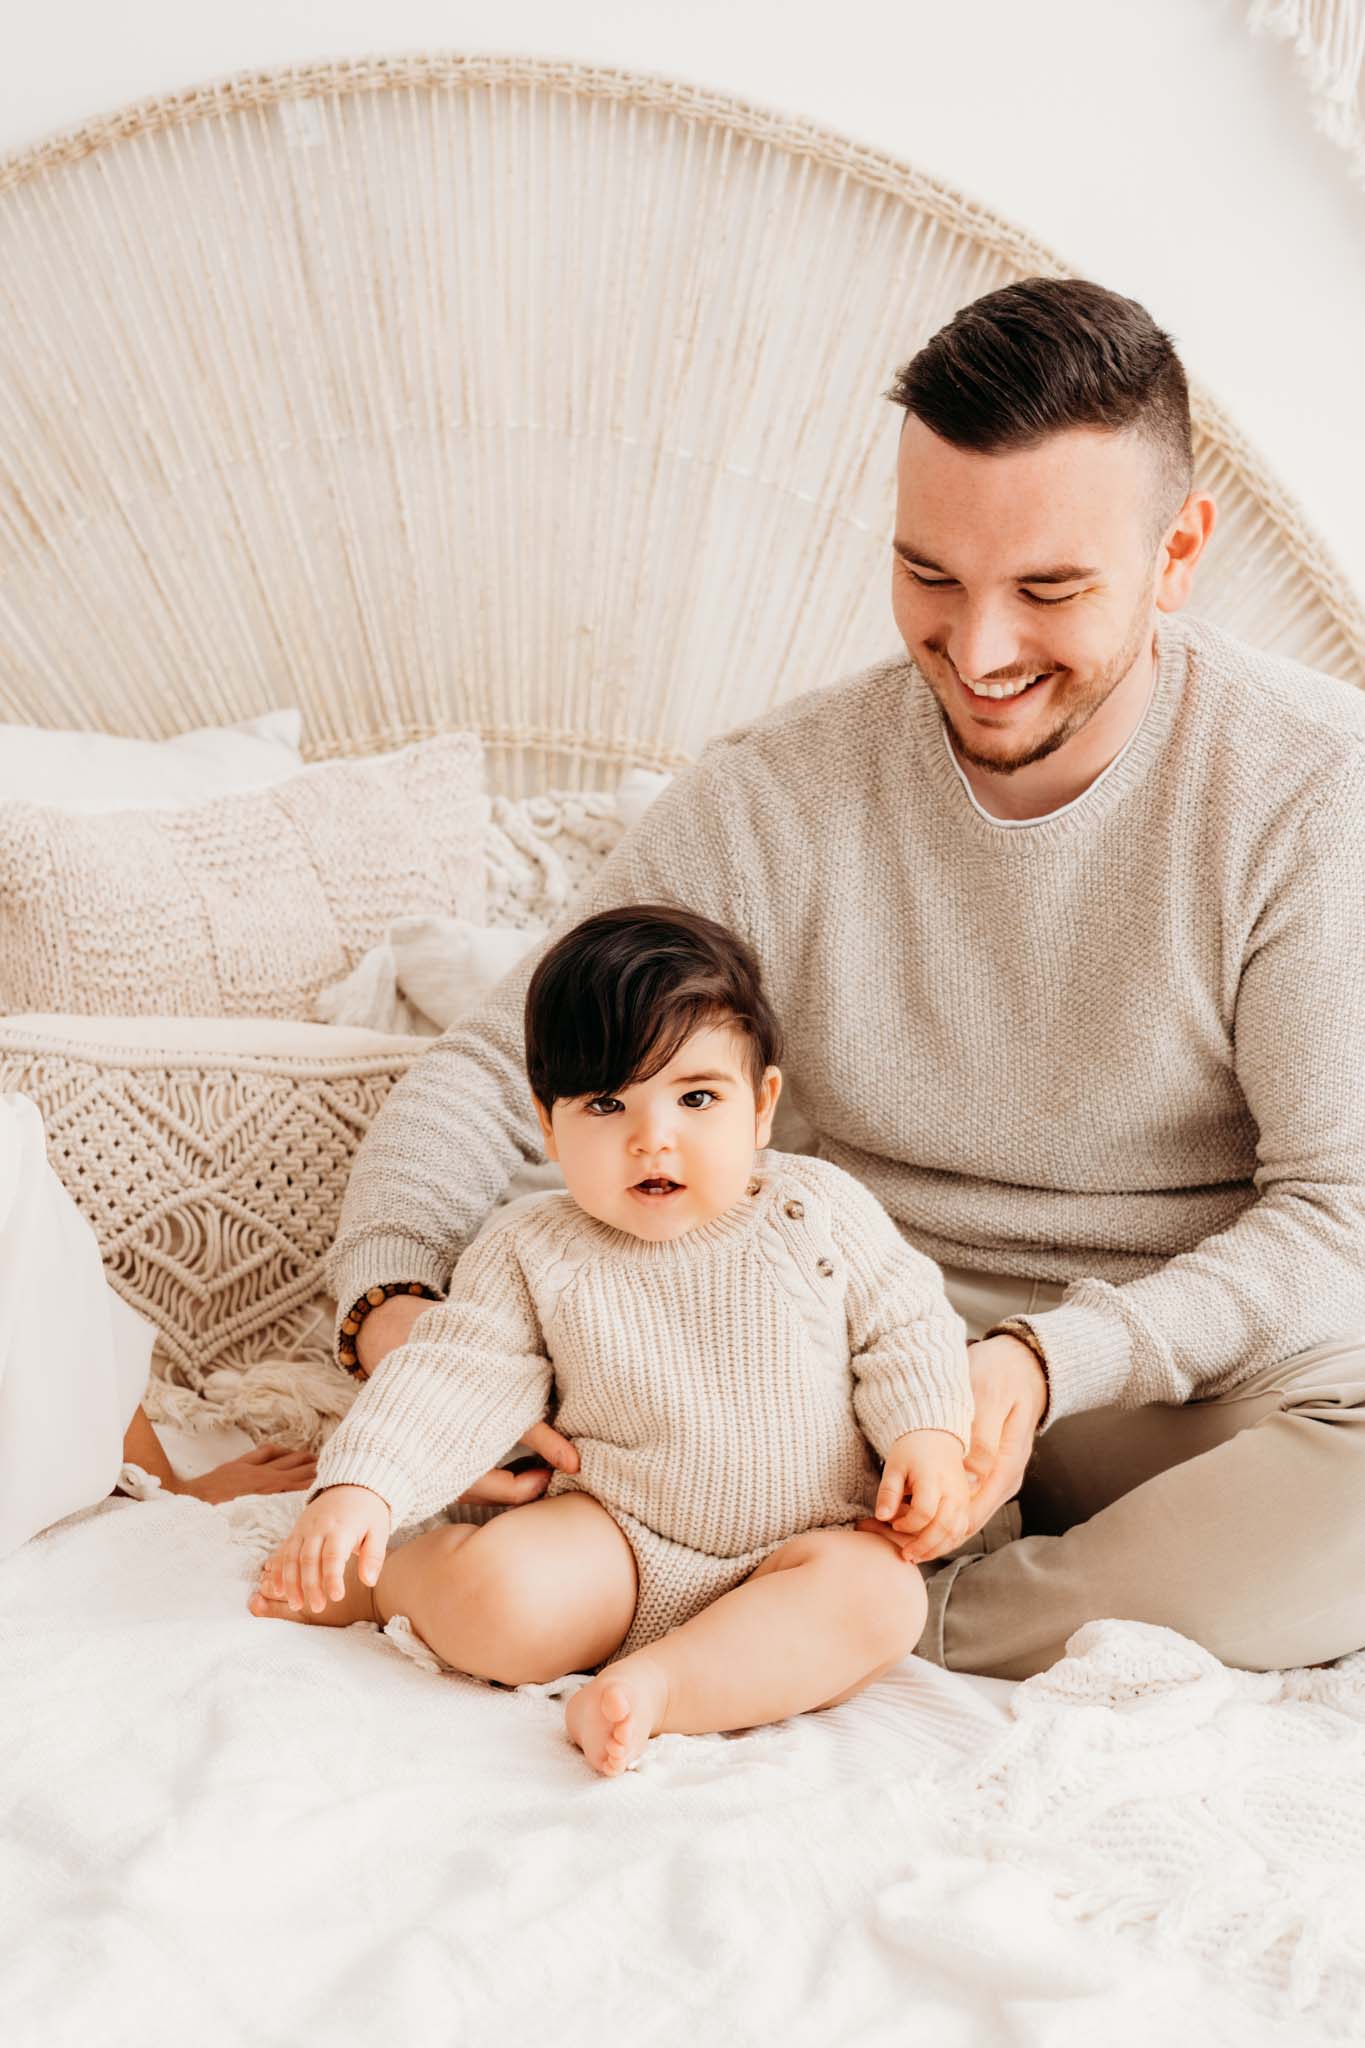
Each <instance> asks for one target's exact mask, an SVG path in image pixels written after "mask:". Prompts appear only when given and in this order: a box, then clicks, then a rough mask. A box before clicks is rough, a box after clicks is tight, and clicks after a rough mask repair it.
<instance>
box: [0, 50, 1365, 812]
mask: <svg viewBox="0 0 1365 2048" xmlns="http://www.w3.org/2000/svg"><path fill="white" fill-rule="evenodd" d="M1064 270H1065V266H1063V265H1062V264H1060V263H1059V262H1058V260H1057V259H1056V258H1055V257H1054V256H1052V255H1051V254H1050V253H1049V252H1048V251H1047V250H1046V249H1043V248H1040V247H1039V246H1038V245H1037V244H1036V243H1035V242H1033V241H1032V240H1031V239H1030V238H1029V237H1028V236H1027V235H1025V234H1023V233H1021V232H1019V231H1018V230H1017V229H1014V228H1012V227H1010V226H1008V225H1007V224H1006V223H1004V222H1003V221H1000V220H998V219H996V218H995V217H994V216H993V215H991V214H989V213H987V212H986V211H985V210H983V209H982V208H980V207H978V206H976V205H973V204H972V203H970V202H969V201H967V200H965V199H963V198H961V197H959V196H958V195H956V194H955V193H953V192H950V191H948V190H947V189H946V188H945V187H943V186H942V185H940V184H938V183H936V182H935V181H934V180H932V179H930V178H927V177H925V176H923V175H922V174H920V173H919V172H917V171H915V170H912V169H911V168H909V167H908V166H907V165H905V164H901V163H897V162H895V161H893V160H892V159H890V158H888V157H885V156H881V155H879V154H877V153H876V152H875V151H873V150H870V149H864V148H860V147H857V146H855V145H853V144H851V143H848V142H845V141H842V140H840V139H839V138H838V137H836V136H833V135H829V134H826V133H823V132H821V131H819V130H817V129H815V128H812V127H810V126H807V125H805V124H804V123H800V122H796V121H790V120H786V119H783V118H781V117H780V116H776V115H773V114H770V113H763V112H759V111H756V110H755V109H753V108H752V107H748V106H743V105H740V104H738V103H737V102H735V101H732V100H729V99H725V98H722V97H720V96H718V95H716V94H712V93H707V92H703V91H699V90H695V89H692V88H689V87H683V86H677V85H671V84H666V83H663V82H660V81H658V80H655V79H649V78H641V77H631V76H627V75H625V74H622V73H620V72H615V71H601V70H588V69H582V68H576V67H573V66H570V65H564V64H554V63H547V62H539V61H533V60H530V59H524V58H497V57H457V56H436V57H404V58H401V59H393V60H387V61H366V62H359V63H353V64H328V65H319V66H312V67H303V68H296V69H290V70H285V71H276V72H271V73H262V74H252V75H247V76H242V77H237V78H234V79H232V80H230V81H228V82H227V83H225V84H220V85H216V86H213V87H209V88H205V89H203V90H196V91H191V92H185V93H182V94H179V95H177V96H175V97H172V98H168V99H160V100H156V101H152V102H149V103H147V104H145V105H142V106H139V107H135V108H133V109H132V110H131V111H129V112H127V113H124V114H122V115H119V116H116V117H113V118H111V119H108V120H104V121H98V122H95V123H93V124H91V125H89V126H87V127H84V128H82V129H80V130H78V131H77V132H75V133H72V134H69V135H65V136H62V137H60V138H58V139H57V140H55V141H53V142H50V143H48V144H46V145H44V146H42V147H40V148H37V149H33V150H30V151H28V152H27V153H25V154H23V155H20V156H17V157H14V158H12V159H11V160H10V161H9V162H8V163H7V164H5V165H3V166H0V307H2V308H3V319H2V320H0V718H8V719H15V720H21V721H26V722H29V723H41V724H47V725H64V726H91V727H97V728H102V729H105V730H108V731H121V732H126V733H131V734H136V735H142V736H146V737H156V736H160V735H164V734H168V733H170V732H172V731H175V730H178V729H181V728H183V727H184V726H186V725H190V724H195V723H207V722H213V721H222V720H227V719H237V718H242V717H245V716H248V715H250V714H252V713H254V712H256V711H258V710H262V709H264V708H266V707H268V706H270V705H272V704H277V703H283V702H289V703H297V704H299V705H301V706H302V707H303V711H304V721H305V734H306V744H307V748H308V750H309V752H310V753H311V754H313V755H315V756H326V755H329V754H338V753H357V752H363V751H367V750H372V749H376V748H380V747H384V746H392V745H396V744H399V743H401V742H403V741H406V740H409V739H412V738H416V737H419V736H422V735H426V734H429V733H432V732H435V731H439V730H443V729H446V728H450V727H459V728H463V727H473V728H475V729H477V730H478V731H479V732H480V733H482V734H483V736H484V738H485V740H486V742H487V744H488V746H489V748H490V756H489V760H490V774H491V776H492V779H493V781H494V782H495V784H496V785H497V786H498V787H500V788H501V789H503V790H504V791H507V792H510V793H518V792H522V791H525V790H531V789H535V788H543V787H545V786H546V785H547V784H550V783H558V784H559V785H561V786H568V787H582V786H588V785H594V784H597V783H601V782H606V781H610V780H612V779H613V777H614V772H615V770H616V768H617V767H619V766H620V765H621V764H622V763H623V762H624V761H626V760H628V759H633V760H637V761H641V762H644V763H652V764H655V765H659V766H666V765H670V764H673V763H675V762H677V761H679V760H681V759H685V758H687V757H689V756H691V755H693V754H695V752H696V751H697V750H698V748H699V746H700V745H701V743H702V741H703V740H704V739H705V738H706V737H707V735H708V734H710V733H712V732H714V731H716V730H719V729H721V728H724V727H726V726H727V725H730V724H733V723H735V722H736V721H737V720H738V719H739V718H741V717H745V716H751V715H753V714H755V713H757V712H760V711H762V710H763V709H765V708H766V707H767V706H769V705H771V704H773V703H775V702H777V701H779V700H780V699H782V698H784V697H786V696H789V695H792V694H794V693H796V692H798V691H801V690H804V689H809V688H812V687H814V686H816V685H818V684H822V683H825V682H828V681H830V680H832V679H834V678H836V677H837V676H839V675H840V674H842V673H844V672H847V671H849V670H851V669H853V668H854V667H856V666H857V665H858V664H859V663H861V662H863V661H864V660H870V659H873V658H875V657H877V656H878V655H881V654H883V653H886V652H890V651H891V650H892V647H893V644H894V642H893V636H892V632H891V628H890V623H889V611H888V597H887V588H886V586H887V575H886V545H887V540H888V536H889V532H890V521H891V505H892V495H891V494H892V472H893V452H894V433H895V427H896V422H897V420H898V417H899V415H898V414H897V413H895V412H894V411H893V409H892V408H891V407H889V406H888V405H887V404H886V403H885V402H884V400H883V398H882V396H881V393H882V392H883V391H884V389H885V387H886V384H887V381H888V378H889V375H890V373H891V371H892V369H893V367H894V366H895V365H896V363H897V362H898V361H899V360H901V359H902V358H904V357H905V356H906V355H908V354H909V353H911V352H912V351H913V350H914V349H915V347H916V346H917V345H918V344H919V343H920V342H921V341H922V340H923V339H924V338H925V337H926V336H927V335H928V334H929V333H930V332H931V331H933V330H934V329H935V328H936V327H938V326H939V325H941V324H942V322H943V321H944V320H945V319H946V318H947V317H948V316H949V315H950V314H951V313H952V311H953V310H954V309H955V308H956V307H957V306H959V305H961V304H963V303H964V302H965V301H967V300H969V299H971V298H973V297H975V296H976V295H977V294H979V293H980V292H982V291H985V290H988V289H990V288H991V287H992V286H995V285H998V284H1001V283H1004V282H1007V281H1008V280H1009V279H1011V278H1015V277H1019V276H1023V275H1027V274H1029V273H1040V272H1041V273H1052V274H1058V275H1060V274H1064ZM1105 282H1109V283H1115V284H1118V285H1120V286H1121V285H1122V283H1123V280H1122V279H1106V280H1105ZM1197 427H1198V467H1199V474H1200V478H1201V480H1202V482H1203V483H1204V484H1206V485H1207V486H1208V487H1210V488H1211V489H1213V490H1214V491H1216V493H1217V495H1218V498H1219V501H1220V506H1221V512H1222V522H1221V525H1220V529H1219V532H1218V535H1217V538H1216V541H1215V543H1214V546H1213V548H1212V551H1211V554H1210V556H1209V559H1208V562H1207V566H1206V567H1205V568H1204V569H1203V571H1202V572H1201V577H1200V584H1199V593H1198V608H1199V609H1200V610H1201V611H1202V612H1203V613H1204V614H1205V615H1207V616H1209V617H1212V618H1215V619H1217V620H1219V621H1221V622H1223V623H1226V624H1227V625H1229V626H1230V627H1232V628H1233V629H1234V630H1235V631H1237V632H1238V633H1240V634H1241V635H1242V636H1243V637H1244V638H1245V639H1247V640H1250V641H1252V642H1254V643H1256V644H1258V645H1261V646H1263V647H1268V648H1274V649H1277V650H1280V651H1283V652H1285V653H1288V654H1292V655H1294V656H1296V657H1298V658H1299V659H1301V660H1304V661H1307V662H1310V663H1313V664H1315V665H1318V666H1321V667H1323V668H1326V669H1328V670H1330V671H1332V672H1334V673H1335V674H1337V675H1339V676H1343V677H1346V678H1349V679H1350V680H1351V681H1352V682H1355V683H1357V684H1365V618H1363V617H1362V613H1361V610H1360V607H1359V605H1358V603H1357V602H1356V601H1355V599H1354V598H1353V596H1352V594H1351V593H1350V591H1349V590H1348V588H1347V586H1346V583H1345V581H1344V579H1343V577H1342V576H1341V574H1340V573H1339V571H1338V570H1337V569H1336V567H1335V566H1334V565H1333V563H1332V562H1331V560H1330V559H1329V558H1328V556H1327V553H1326V551H1325V550H1324V548H1323V547H1322V545H1321V544H1320V542H1319V541H1318V540H1317V539H1316V538H1315V536H1314V535H1313V533H1312V532H1311V530H1310V529H1309V527H1308V525H1307V524H1306V522H1305V521H1304V519H1303V518H1302V517H1301V515H1300V514H1299V512H1298V511H1297V509H1296V508H1295V507H1294V505H1293V504H1291V503H1290V501H1289V500H1288V499H1287V497H1286V496H1285V494H1284V493H1283V492H1282V491H1281V490H1279V489H1278V488H1277V486H1276V485H1275V484H1274V482H1273V481H1272V480H1271V479H1270V478H1269V477H1268V476H1267V474H1266V472H1265V471H1264V469H1263V468H1262V467H1261V465H1260V464H1259V463H1258V461H1257V460H1256V458H1255V457H1254V456H1253V455H1252V454H1251V452H1250V451H1249V450H1248V448H1247V446H1246V445H1245V443H1244V442H1243V440H1242V439H1241V437H1240V436H1239V434H1238V433H1237V432H1236V431H1235V429H1234V428H1233V427H1232V426H1231V425H1230V423H1229V422H1228V420H1227V419H1226V417H1225V416H1224V414H1223V413H1222V412H1221V411H1220V409H1219V408H1218V407H1217V405H1216V404H1214V403H1213V402H1212V401H1211V400H1210V399H1209V398H1208V397H1207V396H1205V395H1203V394H1202V393H1201V394H1199V395H1198V398H1197Z"/></svg>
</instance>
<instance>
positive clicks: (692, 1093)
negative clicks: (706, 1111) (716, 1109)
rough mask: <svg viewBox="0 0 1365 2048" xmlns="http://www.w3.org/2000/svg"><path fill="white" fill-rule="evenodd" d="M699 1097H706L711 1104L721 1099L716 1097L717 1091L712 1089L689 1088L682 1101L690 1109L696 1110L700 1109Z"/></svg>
mask: <svg viewBox="0 0 1365 2048" xmlns="http://www.w3.org/2000/svg"><path fill="white" fill-rule="evenodd" d="M699 1095H705V1096H706V1097H707V1099H708V1100H709V1101H711V1102H717V1101H719V1099H720V1098H719V1097H718V1096H717V1095H716V1093H715V1090H714V1089H711V1088H689V1089H688V1091H687V1093H686V1095H684V1096H683V1097H682V1098H681V1099H682V1101H683V1102H684V1103H686V1105H687V1107H688V1108H689V1109H696V1108H697V1107H698V1103H697V1097H698V1096H699Z"/></svg>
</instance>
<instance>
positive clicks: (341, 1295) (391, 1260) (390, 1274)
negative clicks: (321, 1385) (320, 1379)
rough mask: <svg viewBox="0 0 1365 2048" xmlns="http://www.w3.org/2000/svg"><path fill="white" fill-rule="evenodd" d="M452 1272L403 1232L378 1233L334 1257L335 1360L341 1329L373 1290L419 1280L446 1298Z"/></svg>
mask: <svg viewBox="0 0 1365 2048" xmlns="http://www.w3.org/2000/svg"><path fill="white" fill-rule="evenodd" d="M451 1271H452V1269H451V1268H450V1267H448V1266H447V1265H446V1264H445V1263H444V1261H443V1260H442V1259H441V1258H440V1256H439V1254H438V1253H436V1252H433V1251H432V1250H431V1249H430V1247H429V1246H428V1245H425V1244H424V1243H423V1242H422V1240H421V1239H420V1238H417V1237H407V1236H405V1235H404V1234H403V1233H402V1232H401V1231H400V1232H394V1233H388V1232H385V1231H382V1230H381V1231H375V1232H374V1233H373V1234H372V1235H370V1236H368V1237H363V1238H361V1239H360V1241H359V1243H357V1244H352V1245H349V1246H348V1247H347V1250H346V1253H345V1256H344V1257H342V1258H338V1257H337V1256H336V1255H335V1254H333V1256H332V1258H331V1259H330V1260H329V1261H328V1265H327V1281H328V1284H329V1286H330V1287H331V1290H332V1294H333V1297H334V1298H335V1301H336V1314H335V1317H334V1320H333V1324H332V1356H333V1358H335V1357H336V1356H337V1353H338V1352H339V1351H340V1349H341V1325H342V1323H343V1322H344V1321H345V1319H346V1317H347V1316H348V1315H349V1314H350V1312H351V1309H352V1308H353V1307H354V1305H355V1303H356V1302H358V1301H359V1299H360V1297H361V1295H362V1294H364V1293H365V1292H366V1291H367V1290H368V1289H369V1288H371V1287H382V1286H384V1285H385V1283H386V1282H387V1281H390V1280H420V1281H422V1283H423V1284H424V1285H425V1286H427V1287H433V1288H435V1290H436V1292H437V1293H438V1294H442V1295H443V1294H444V1293H445V1292H446V1289H447V1288H448V1287H449V1285H450V1275H451Z"/></svg>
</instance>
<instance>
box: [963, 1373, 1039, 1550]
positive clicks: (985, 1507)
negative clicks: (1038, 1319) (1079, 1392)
mask: <svg viewBox="0 0 1365 2048" xmlns="http://www.w3.org/2000/svg"><path fill="white" fill-rule="evenodd" d="M967 1363H968V1365H969V1367H970V1368H971V1375H972V1398H973V1400H974V1401H975V1403H976V1415H975V1418H974V1420H973V1422H972V1446H971V1449H970V1450H969V1451H968V1453H967V1471H968V1474H969V1475H970V1477H971V1478H972V1480H973V1481H974V1484H975V1491H974V1493H973V1495H972V1505H971V1517H970V1520H969V1523H968V1528H967V1534H968V1535H969V1536H974V1535H975V1534H976V1532H977V1530H978V1529H979V1528H981V1526H982V1524H983V1523H985V1522H988V1521H989V1520H990V1518H991V1516H992V1515H993V1514H994V1513H995V1511H996V1509H997V1508H998V1507H999V1506H1000V1505H1001V1503H1002V1502H1004V1501H1007V1500H1010V1499H1012V1498H1013V1496H1014V1495H1015V1494H1016V1493H1018V1491H1019V1488H1020V1487H1021V1486H1022V1485H1023V1482H1024V1468H1025V1466H1026V1465H1027V1464H1028V1461H1029V1455H1030V1453H1031V1451H1032V1450H1033V1439H1034V1437H1035V1436H1036V1435H1037V1432H1038V1424H1039V1422H1040V1421H1041V1420H1042V1415H1043V1410H1044V1409H1045V1408H1046V1407H1047V1398H1048V1387H1047V1374H1046V1373H1045V1372H1044V1371H1043V1368H1042V1366H1041V1365H1040V1364H1039V1362H1038V1360H1037V1359H1036V1358H1035V1357H1034V1355H1033V1353H1032V1352H1031V1351H1030V1350H1029V1347H1028V1345H1027V1344H1022V1343H1020V1341H1019V1339H1018V1338H1017V1337H1009V1336H999V1337H986V1338H984V1339H982V1340H981V1341H980V1342H979V1343H976V1344H969V1345H968V1346H967Z"/></svg>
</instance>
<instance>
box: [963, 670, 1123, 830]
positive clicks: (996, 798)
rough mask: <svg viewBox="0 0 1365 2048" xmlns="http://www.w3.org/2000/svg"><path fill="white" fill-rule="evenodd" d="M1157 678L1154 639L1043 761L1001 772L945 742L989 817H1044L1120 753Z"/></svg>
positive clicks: (1083, 788) (1080, 792) (1078, 793)
mask: <svg viewBox="0 0 1365 2048" xmlns="http://www.w3.org/2000/svg"><path fill="white" fill-rule="evenodd" d="M1155 682H1156V638H1155V635H1153V637H1152V639H1151V640H1150V641H1149V642H1148V643H1147V644H1146V646H1145V647H1144V649H1143V651H1142V653H1141V654H1140V655H1139V656H1138V659H1137V660H1136V661H1135V662H1134V663H1133V666H1132V667H1131V668H1130V669H1129V671H1128V673H1127V675H1126V676H1125V677H1124V679H1123V681H1122V682H1121V683H1119V684H1118V685H1117V686H1116V687H1115V688H1114V689H1113V690H1111V691H1110V693H1109V695H1108V696H1107V697H1106V698H1105V700H1104V702H1103V704H1101V706H1100V708H1099V710H1098V711H1097V712H1096V713H1095V715H1094V717H1093V718H1091V719H1088V720H1087V721H1086V723H1085V724H1084V725H1083V726H1082V727H1081V729H1080V731H1079V732H1078V733H1074V734H1073V735H1072V737H1071V738H1070V739H1069V740H1067V741H1066V743H1065V745H1063V746H1060V747H1058V749H1057V751H1056V753H1055V754H1049V755H1047V757H1046V758H1045V759H1044V760H1042V761H1034V762H1032V763H1031V764H1030V765H1029V766H1028V767H1027V768H1016V769H1015V770H1014V772H1013V774H1010V775H1002V774H1000V773H998V772H997V771H996V770H994V769H991V768H980V767H978V766H977V764H976V763H975V762H974V761H965V760H964V759H963V758H962V754H961V751H960V749H959V748H958V746H957V743H956V741H955V740H954V739H953V735H952V731H951V728H950V729H949V734H948V738H949V744H950V745H951V746H952V749H953V755H954V758H955V760H956V761H957V764H958V766H959V768H960V769H961V770H962V773H963V775H964V776H965V777H966V779H967V786H968V788H969V789H970V790H971V792H972V795H973V796H974V797H975V798H976V800H977V802H978V803H979V804H980V806H981V808H982V810H983V811H988V812H989V813H990V815H991V816H992V817H993V818H1009V819H1022V818H1045V817H1047V815H1048V813H1049V812H1050V811H1060V810H1061V809H1062V807H1063V806H1064V805H1065V804H1070V803H1074V802H1075V800H1076V798H1077V797H1078V796H1084V794H1085V792H1086V790H1087V789H1089V788H1090V786H1091V784H1092V783H1094V782H1097V781H1098V780H1099V778H1100V776H1101V775H1103V773H1104V771H1105V769H1106V768H1108V767H1109V766H1110V765H1111V764H1112V763H1113V762H1114V761H1115V760H1117V758H1118V756H1119V755H1120V754H1121V753H1122V752H1123V749H1124V748H1125V747H1126V746H1127V744H1128V742H1129V740H1130V739H1131V738H1132V737H1133V734H1134V733H1135V732H1136V731H1137V729H1138V727H1139V726H1140V725H1141V723H1142V721H1143V718H1144V717H1145V716H1146V712H1147V706H1148V705H1149V704H1150V703H1151V701H1152V690H1153V687H1154V685H1155Z"/></svg>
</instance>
